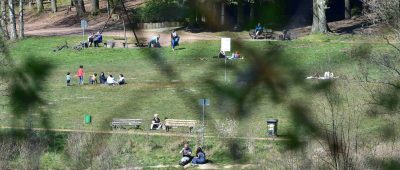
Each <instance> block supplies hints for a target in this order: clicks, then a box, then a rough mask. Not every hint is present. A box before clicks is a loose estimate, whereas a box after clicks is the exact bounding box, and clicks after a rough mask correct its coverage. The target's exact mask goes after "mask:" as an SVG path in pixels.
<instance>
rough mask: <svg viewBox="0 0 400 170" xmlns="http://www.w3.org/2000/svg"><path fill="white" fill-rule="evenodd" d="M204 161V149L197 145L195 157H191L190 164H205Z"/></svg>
mask: <svg viewBox="0 0 400 170" xmlns="http://www.w3.org/2000/svg"><path fill="white" fill-rule="evenodd" d="M205 163H206V154H205V153H204V151H203V150H202V149H201V148H200V147H198V148H197V149H196V157H194V158H193V159H192V164H193V165H197V164H205Z"/></svg>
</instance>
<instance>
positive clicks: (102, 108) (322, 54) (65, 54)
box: [0, 37, 357, 137]
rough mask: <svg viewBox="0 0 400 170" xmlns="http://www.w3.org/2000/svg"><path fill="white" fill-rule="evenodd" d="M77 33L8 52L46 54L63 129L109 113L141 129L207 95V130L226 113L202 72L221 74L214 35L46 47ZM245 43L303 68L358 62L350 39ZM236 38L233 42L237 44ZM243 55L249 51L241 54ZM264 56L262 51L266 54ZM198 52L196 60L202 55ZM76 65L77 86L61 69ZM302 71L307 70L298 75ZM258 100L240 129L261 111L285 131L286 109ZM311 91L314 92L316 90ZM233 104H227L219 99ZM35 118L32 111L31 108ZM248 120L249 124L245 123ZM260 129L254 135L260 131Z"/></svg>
mask: <svg viewBox="0 0 400 170" xmlns="http://www.w3.org/2000/svg"><path fill="white" fill-rule="evenodd" d="M79 39H80V37H51V38H28V39H26V40H24V41H20V42H17V43H14V44H11V45H10V46H11V54H12V56H13V58H14V60H15V62H16V63H19V62H22V61H23V60H24V58H26V57H38V58H40V59H43V60H47V61H50V62H51V63H52V64H53V65H54V66H55V67H54V69H53V70H52V71H51V75H50V76H49V77H47V78H46V79H47V82H46V85H47V89H46V90H45V91H44V92H43V94H42V95H43V98H44V99H46V100H47V103H48V105H47V106H46V107H45V109H46V110H47V111H48V112H49V113H50V114H49V117H47V118H46V119H50V120H51V121H50V122H51V123H52V124H51V125H52V127H53V128H67V129H82V128H90V129H103V130H109V123H110V120H111V119H112V118H118V117H120V118H141V119H144V120H145V126H144V127H143V129H147V124H148V123H149V122H150V120H151V118H152V115H153V114H155V113H158V114H159V115H160V116H161V118H164V117H167V118H175V119H198V120H199V119H200V118H201V114H200V113H201V108H200V107H199V106H198V101H197V100H198V99H200V98H209V99H210V100H211V105H210V106H209V107H207V108H206V114H207V129H209V130H208V132H209V133H212V132H213V131H214V130H213V127H214V125H213V122H214V121H215V120H219V119H224V117H226V116H227V115H229V114H231V113H227V112H224V111H226V110H229V109H226V108H222V109H221V106H220V103H219V102H217V101H220V100H221V99H219V98H218V94H215V93H214V91H213V88H212V87H210V86H209V85H208V84H206V83H205V82H204V79H205V78H210V76H211V77H212V79H216V80H220V81H223V80H224V69H223V68H221V67H219V65H220V64H222V63H223V62H224V61H223V60H219V59H216V58H214V56H216V55H217V53H218V49H219V42H218V41H200V42H196V43H189V44H182V45H181V46H180V48H182V50H177V51H175V52H174V51H171V50H170V49H169V48H161V49H147V48H144V49H132V48H131V49H108V48H89V49H85V50H82V51H79V52H78V51H74V50H72V49H65V50H62V51H59V52H53V51H52V49H53V48H55V46H57V45H61V44H63V43H64V41H68V43H69V44H70V46H71V45H72V44H74V43H76V42H79ZM244 45H245V46H246V47H250V48H252V49H259V50H261V52H263V51H265V50H266V49H268V48H269V47H270V46H272V45H280V46H283V49H284V50H283V55H282V57H285V60H287V61H290V62H292V63H293V64H294V65H296V67H299V68H301V69H302V70H304V71H305V73H306V74H309V75H311V74H313V73H315V72H319V73H323V72H324V71H327V70H333V72H334V73H335V74H336V75H339V76H343V75H345V76H350V77H351V76H353V75H356V74H357V65H356V63H355V61H353V60H352V59H351V58H350V57H349V55H348V54H349V53H348V51H350V49H351V48H352V46H353V44H351V43H341V42H326V43H324V42H322V43H321V42H319V41H310V40H308V39H305V40H296V41H287V42H262V41H261V42H244ZM237 48H238V47H235V45H234V46H233V47H232V49H237ZM151 50H154V51H156V52H158V54H159V55H160V58H162V59H163V60H162V61H158V60H153V59H151V58H150V57H149V56H148V53H149V52H151ZM242 55H243V56H245V58H246V57H248V56H247V54H246V53H242ZM265 57H268V56H265ZM202 59H203V60H202ZM159 63H162V64H168V65H170V66H172V69H173V73H176V74H175V75H177V76H175V77H168V76H166V74H165V72H163V70H162V69H160V64H159ZM247 64H248V63H247V61H246V59H245V60H239V61H228V65H235V66H238V67H242V68H245V67H246V66H247ZM79 65H83V66H84V69H85V71H86V76H85V82H86V84H85V85H84V86H78V85H77V81H78V80H77V78H76V77H74V78H73V81H72V84H73V86H70V87H67V86H66V85H65V74H66V73H67V72H71V74H72V75H75V73H76V70H77V68H78V67H79ZM94 72H96V73H98V74H99V73H100V72H105V73H106V75H108V74H113V75H114V76H115V77H117V75H118V74H120V73H122V74H124V75H125V78H126V79H127V82H128V84H127V85H125V86H117V87H110V86H103V85H88V84H87V83H88V77H89V75H90V74H93V73H94ZM304 76H307V75H304ZM228 82H229V83H234V82H235V73H233V72H229V71H228ZM293 93H294V94H293V96H298V97H301V96H303V95H302V94H301V93H302V91H301V90H299V91H297V90H296V91H295V92H293ZM262 96H263V97H262V98H261V100H260V104H259V105H257V106H255V107H254V108H253V109H252V111H251V113H250V114H249V115H250V116H248V117H246V118H244V119H243V120H241V121H240V124H242V125H243V126H244V127H246V128H252V127H264V126H265V121H266V119H268V118H277V119H279V120H280V124H279V127H280V128H279V133H280V134H283V135H284V134H285V133H286V130H287V128H288V127H291V123H290V119H289V116H288V110H287V108H285V107H286V105H285V104H274V103H273V102H271V101H270V99H269V92H265V94H264V95H262ZM315 97H316V98H318V96H315ZM224 107H233V106H229V105H228V106H224ZM84 114H90V115H92V117H93V123H92V124H91V125H90V126H87V125H84V124H83V115H84ZM1 117H2V119H1V120H0V124H1V125H7V126H11V124H10V121H8V120H10V119H11V114H9V112H7V113H2V115H1ZM36 117H37V118H40V116H39V115H36ZM33 123H34V126H35V127H40V126H41V125H40V123H39V121H34V122H33ZM247 125H248V126H247ZM262 129H264V128H261V129H260V131H258V132H257V133H256V134H255V135H257V136H259V137H262V136H264V131H263V130H262Z"/></svg>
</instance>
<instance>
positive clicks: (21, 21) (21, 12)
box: [18, 0, 25, 39]
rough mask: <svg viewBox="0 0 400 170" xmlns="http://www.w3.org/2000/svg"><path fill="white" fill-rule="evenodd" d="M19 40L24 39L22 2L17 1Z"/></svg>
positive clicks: (20, 0) (21, 0)
mask: <svg viewBox="0 0 400 170" xmlns="http://www.w3.org/2000/svg"><path fill="white" fill-rule="evenodd" d="M18 33H19V39H24V37H25V35H24V0H19V32H18Z"/></svg>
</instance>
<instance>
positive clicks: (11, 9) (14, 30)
mask: <svg viewBox="0 0 400 170" xmlns="http://www.w3.org/2000/svg"><path fill="white" fill-rule="evenodd" d="M8 9H9V17H10V26H11V30H10V40H16V39H17V26H16V21H15V10H14V1H13V0H8Z"/></svg>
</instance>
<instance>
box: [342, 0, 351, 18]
mask: <svg viewBox="0 0 400 170" xmlns="http://www.w3.org/2000/svg"><path fill="white" fill-rule="evenodd" d="M344 18H345V19H350V18H351V6H350V0H344Z"/></svg>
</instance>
